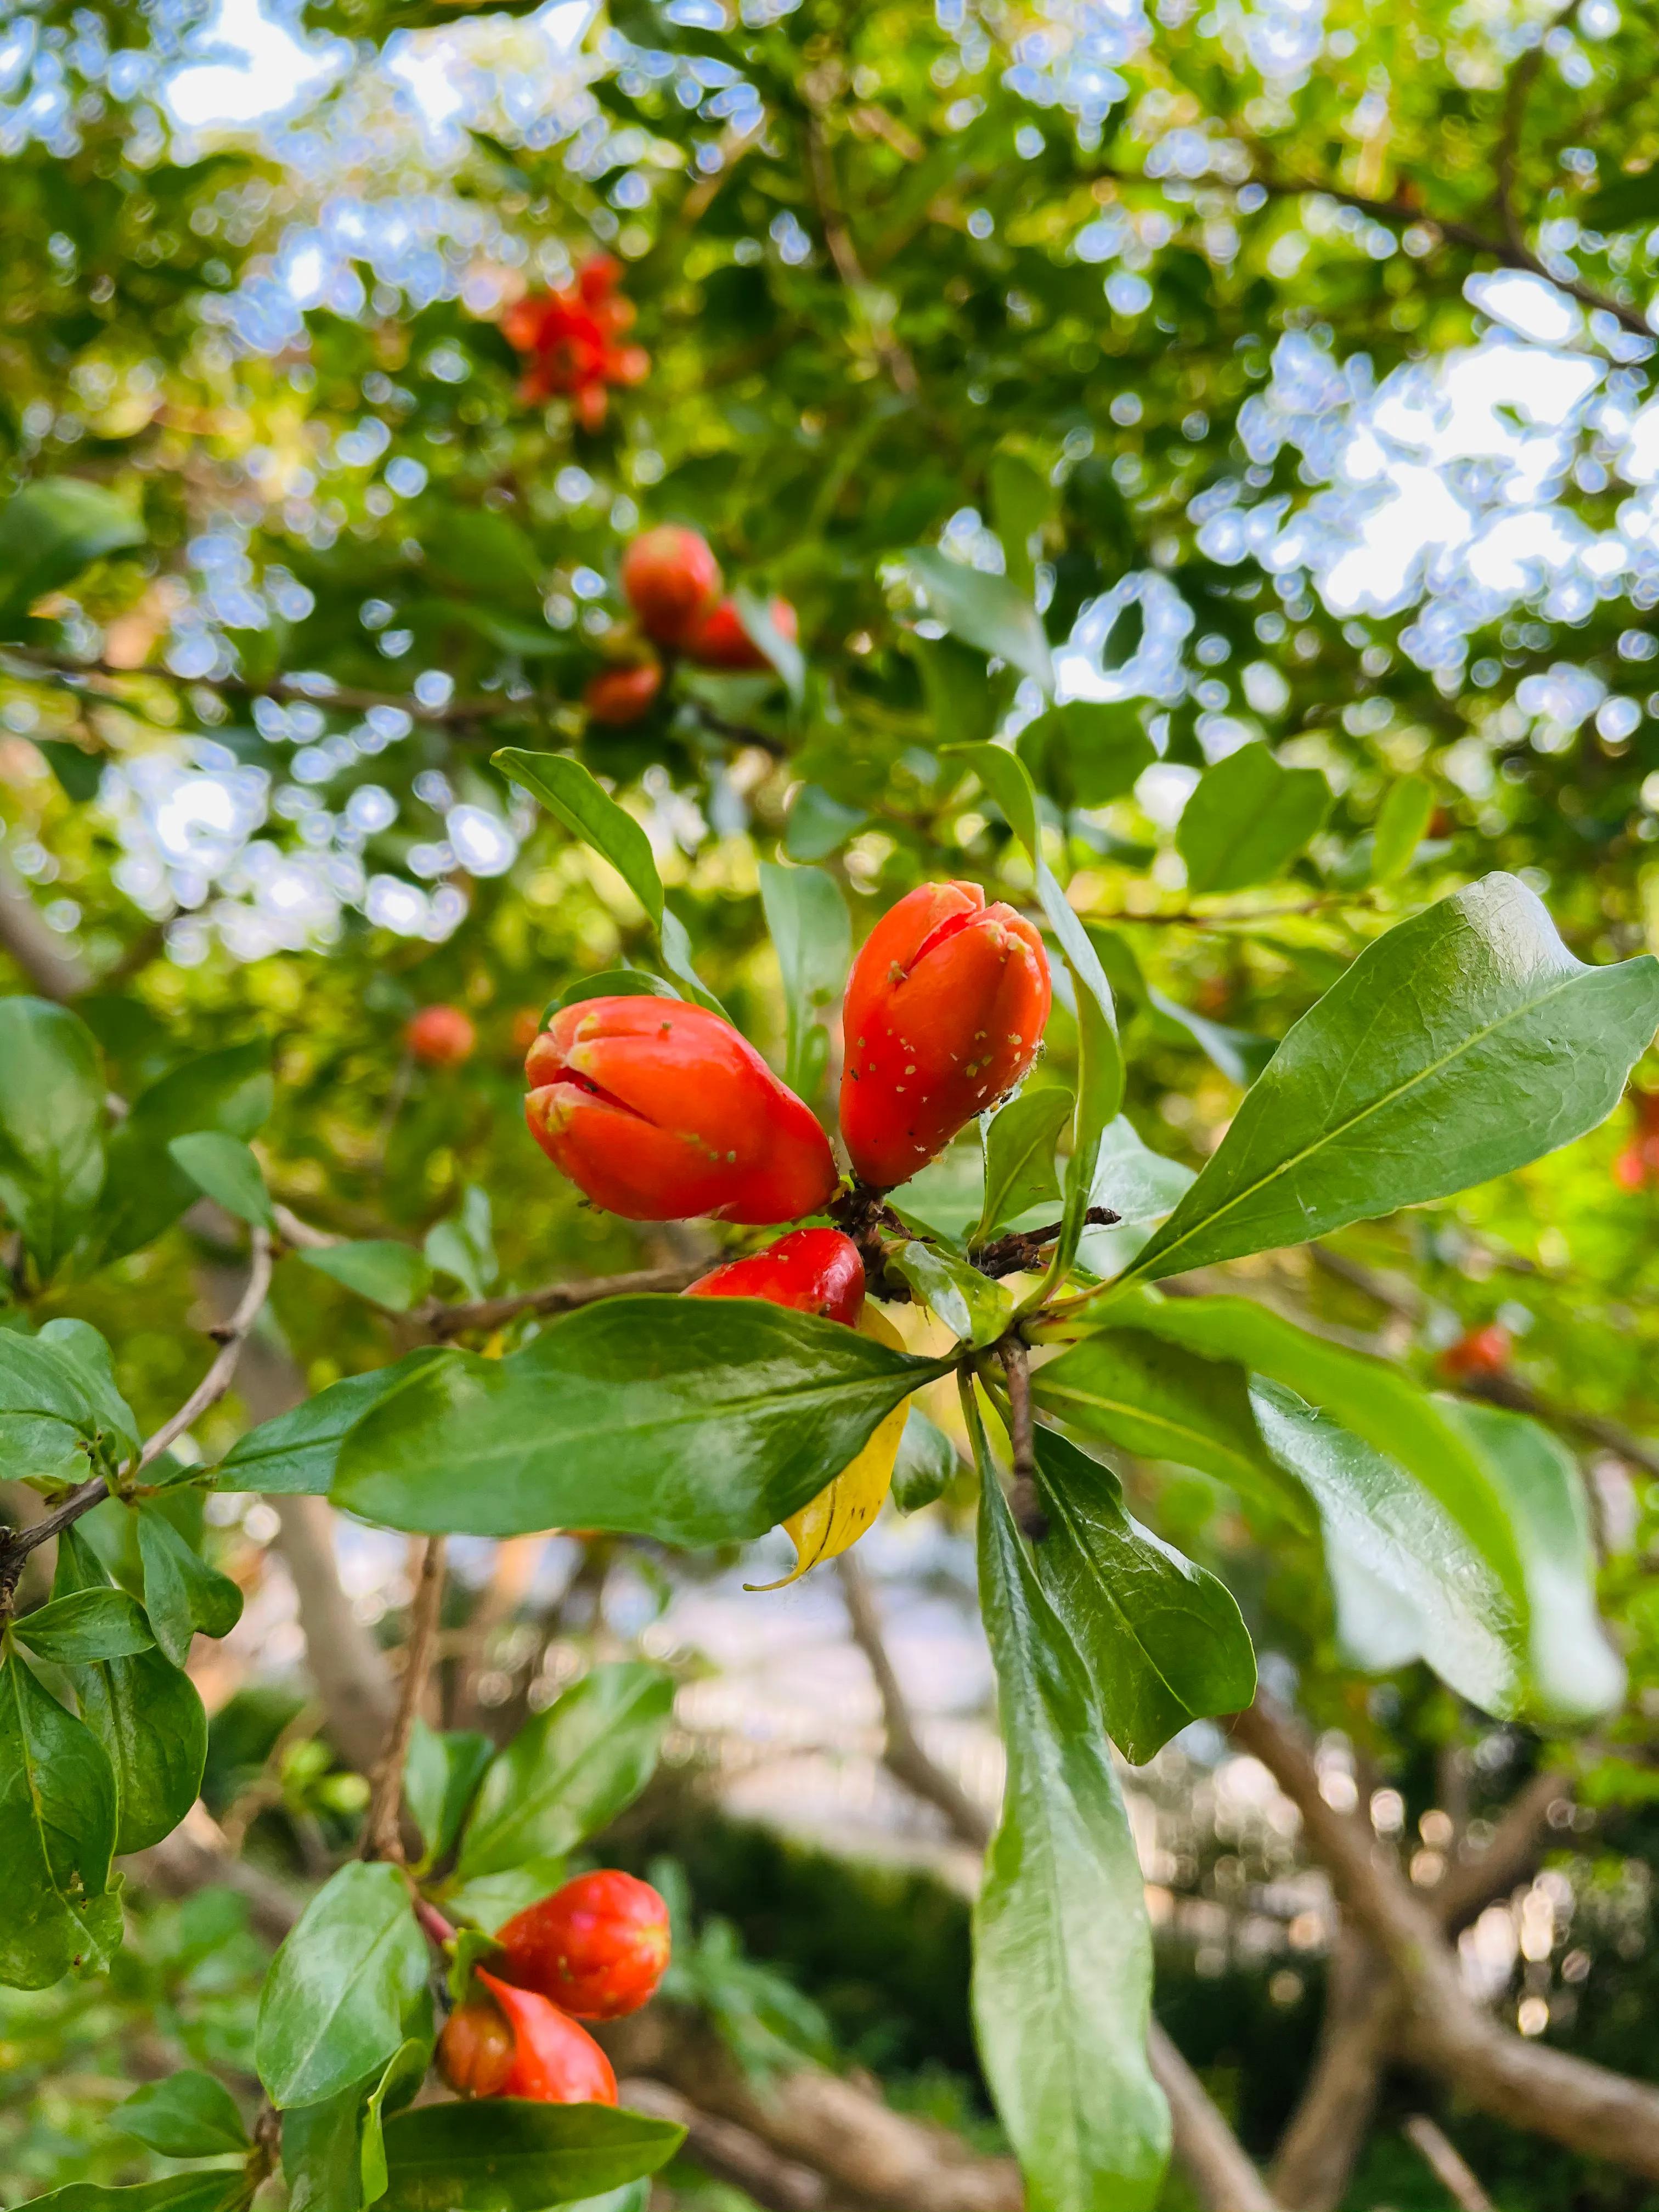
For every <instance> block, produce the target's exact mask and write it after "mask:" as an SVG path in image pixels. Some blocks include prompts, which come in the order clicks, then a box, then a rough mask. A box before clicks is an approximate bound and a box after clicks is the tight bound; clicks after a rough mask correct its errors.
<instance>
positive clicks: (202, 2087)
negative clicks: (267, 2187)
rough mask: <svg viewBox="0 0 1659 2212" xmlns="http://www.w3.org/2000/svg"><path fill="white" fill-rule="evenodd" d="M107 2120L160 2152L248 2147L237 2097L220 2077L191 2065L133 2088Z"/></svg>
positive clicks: (209, 2153)
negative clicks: (200, 2071) (195, 2068)
mask: <svg viewBox="0 0 1659 2212" xmlns="http://www.w3.org/2000/svg"><path fill="white" fill-rule="evenodd" d="M109 2124H110V2125H111V2126H112V2128H114V2129H115V2130H117V2131H118V2133H119V2134H121V2135H124V2136H136V2137H137V2140H138V2141H139V2142H141V2143H147V2144H148V2145H149V2148H150V2149H151V2150H154V2151H159V2152H160V2153H161V2155H162V2157H163V2158H218V2157H220V2156H221V2155H222V2154H224V2153H225V2152H228V2151H245V2150H246V2149H247V2148H248V2137H247V2130H246V2128H245V2127H244V2126H243V2124H242V2116H241V2114H240V2112H238V2110H237V2109H236V2100H235V2099H234V2097H233V2096H232V2095H231V2093H230V2092H229V2090H228V2089H227V2088H226V2087H225V2085H224V2083H223V2082H222V2081H217V2080H216V2079H215V2077H214V2076H213V2075H211V2074H200V2073H197V2072H196V2071H195V2070H194V2069H191V2068H185V2070H184V2071H183V2072H181V2073H178V2074H169V2075H167V2077H166V2079H165V2080H163V2081H147V2082H146V2083H145V2084H144V2086H143V2088H142V2089H135V2090H134V2091H133V2093H132V2094H131V2096H130V2097H129V2098H128V2099H127V2100H126V2101H125V2103H124V2104H120V2105H118V2106H116V2107H115V2110H114V2111H113V2112H112V2113H111V2114H110V2116H109Z"/></svg>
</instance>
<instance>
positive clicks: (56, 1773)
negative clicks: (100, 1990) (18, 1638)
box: [0, 1650, 121, 1990]
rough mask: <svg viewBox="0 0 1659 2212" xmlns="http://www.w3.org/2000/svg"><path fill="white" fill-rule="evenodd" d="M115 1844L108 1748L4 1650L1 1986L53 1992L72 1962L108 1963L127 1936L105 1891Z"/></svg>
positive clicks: (0, 1668) (0, 1663)
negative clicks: (3, 1880) (3, 1898)
mask: <svg viewBox="0 0 1659 2212" xmlns="http://www.w3.org/2000/svg"><path fill="white" fill-rule="evenodd" d="M114 1844H115V1778H114V1776H113V1775H112V1773H111V1771H110V1764H109V1760H108V1759H106V1757H105V1755H104V1749H103V1747H102V1745H101V1744H100V1742H99V1741H98V1739H97V1737H96V1736H95V1735H93V1733H92V1731H91V1729H88V1728H87V1727H86V1726H85V1725H84V1724H83V1723H82V1722H80V1721H78V1720H76V1717H75V1716H74V1714H73V1713H69V1712H65V1711H64V1708H63V1706H62V1705H59V1704H58V1700H57V1699H56V1698H53V1697H51V1696H49V1695H48V1694H47V1692H46V1690H45V1689H44V1688H43V1687H42V1686H41V1685H40V1682H38V1681H37V1680H35V1677H34V1675H33V1673H32V1672H31V1670H30V1669H29V1668H27V1666H25V1664H24V1663H23V1662H22V1660H21V1659H20V1658H19V1657H18V1656H17V1654H16V1652H15V1650H0V1867H3V1868H4V1869H5V1879H6V1909H5V1911H3V1912H0V1983H5V1984H9V1986H10V1987H11V1988H13V1989H20V1990H40V1989H46V1988H47V1987H48V1986H49V1985H50V1984H52V1983H53V1982H55V1981H58V1979H59V1978H61V1977H62V1976H63V1975H64V1974H66V1973H68V1972H69V1971H70V1968H71V1967H75V1966H78V1967H81V1968H82V1969H86V1968H91V1967H103V1966H107V1965H108V1964H109V1960H110V1955H111V1954H112V1952H113V1951H114V1949H115V1948H116V1946H117V1945H118V1943H119V1942H120V1940H121V1914H120V1905H119V1903H118V1900H117V1899H114V1898H113V1896H110V1897H108V1898H106V1887H107V1884H108V1881H109V1873H110V1857H111V1854H112V1851H113V1849H114Z"/></svg>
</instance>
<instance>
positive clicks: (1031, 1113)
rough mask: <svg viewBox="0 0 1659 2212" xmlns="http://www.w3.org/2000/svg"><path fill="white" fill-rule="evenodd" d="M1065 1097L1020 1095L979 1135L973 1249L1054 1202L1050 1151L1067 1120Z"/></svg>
mask: <svg viewBox="0 0 1659 2212" xmlns="http://www.w3.org/2000/svg"><path fill="white" fill-rule="evenodd" d="M1072 1104H1073V1101H1072V1094H1071V1092H1070V1091H1058V1090H1048V1091H1034V1090H1030V1089H1029V1088H1028V1089H1026V1090H1024V1091H1021V1093H1020V1095H1019V1097H1018V1098H1014V1099H1011V1100H1010V1101H1009V1103H1008V1104H1007V1105H1006V1106H1005V1107H1004V1108H1003V1109H1002V1111H1001V1112H1000V1114H998V1115H996V1116H995V1117H994V1120H993V1121H992V1123H991V1126H990V1127H989V1128H988V1129H987V1132H986V1135H985V1204H984V1206H983V1207H982V1208H981V1212H980V1217H979V1226H978V1228H977V1229H975V1231H974V1237H973V1241H974V1243H975V1244H988V1243H990V1241H991V1239H992V1238H993V1237H995V1236H996V1235H997V1234H998V1233H999V1231H1001V1230H1003V1229H1006V1227H1007V1226H1008V1225H1009V1224H1010V1223H1011V1222H1014V1221H1017V1220H1018V1218H1019V1217H1020V1215H1021V1214H1022V1213H1024V1212H1029V1210H1030V1208H1031V1207H1032V1206H1043V1205H1047V1204H1048V1203H1049V1202H1050V1201H1051V1200H1052V1201H1053V1202H1054V1203H1055V1204H1058V1202H1059V1200H1060V1177H1059V1176H1058V1175H1057V1174H1056V1173H1055V1171H1054V1147H1055V1146H1056V1145H1057V1144H1058V1143H1059V1141H1060V1131H1061V1130H1062V1129H1063V1128H1064V1127H1065V1126H1066V1123H1067V1121H1070V1120H1071V1118H1072Z"/></svg>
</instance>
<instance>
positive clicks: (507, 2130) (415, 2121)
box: [382, 2097, 685, 2212]
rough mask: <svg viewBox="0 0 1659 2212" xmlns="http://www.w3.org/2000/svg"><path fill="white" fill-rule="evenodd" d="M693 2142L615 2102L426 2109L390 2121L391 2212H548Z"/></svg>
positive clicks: (494, 2101)
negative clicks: (459, 2209)
mask: <svg viewBox="0 0 1659 2212" xmlns="http://www.w3.org/2000/svg"><path fill="white" fill-rule="evenodd" d="M684 2137H685V2130H684V2128H679V2127H676V2126H674V2125H673V2124H672V2123H671V2121H668V2120H653V2119H647V2118H646V2117H645V2115H644V2114H643V2113H642V2112H623V2111H619V2110H617V2108H616V2107H615V2106H610V2105H532V2104H527V2103H525V2102H523V2101H522V2100H519V2099H517V2098H511V2097H495V2098H491V2099H490V2100H489V2101H488V2102H486V2103H481V2104H476V2105H467V2104H454V2105H419V2106H416V2108H415V2109H414V2111H413V2112H399V2113H398V2117H397V2118H396V2119H394V2120H391V2121H389V2122H388V2123H387V2124H386V2163H387V2166H388V2167H389V2168H390V2172H391V2187H390V2189H389V2191H388V2192H387V2194H386V2197H385V2198H384V2199H383V2200H382V2202H383V2204H384V2208H385V2212H453V2207H454V2206H456V2205H459V2204H465V2206H466V2207H467V2212H544V2208H545V2207H548V2206H550V2205H564V2206H569V2205H570V2203H572V2200H573V2199H580V2198H583V2197H593V2196H597V2195H598V2194H599V2192H600V2191H605V2190H610V2189H615V2188H619V2187H621V2186H622V2185H623V2184H625V2183H627V2182H630V2181H633V2180H635V2179H636V2178H637V2177H638V2176H640V2175H641V2174H647V2173H655V2172H658V2171H659V2169H660V2168H661V2167H663V2166H666V2165H667V2163H668V2161H669V2160H670V2159H671V2158H672V2157H673V2155H674V2153H675V2152H676V2151H677V2150H678V2148H679V2147H680V2144H681V2143H682V2142H684Z"/></svg>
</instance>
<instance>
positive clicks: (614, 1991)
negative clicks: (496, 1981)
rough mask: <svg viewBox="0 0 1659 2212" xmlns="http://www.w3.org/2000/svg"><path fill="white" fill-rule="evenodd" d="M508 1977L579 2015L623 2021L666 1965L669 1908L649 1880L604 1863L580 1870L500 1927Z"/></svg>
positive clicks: (653, 1987)
mask: <svg viewBox="0 0 1659 2212" xmlns="http://www.w3.org/2000/svg"><path fill="white" fill-rule="evenodd" d="M499 1936H500V1941H501V1946H502V1951H501V1960H500V1961H499V1965H500V1971H501V1977H502V1978H503V1979H504V1980H507V1981H509V1982H513V1983H516V1984H517V1985H518V1986H519V1988H520V1989H523V1990H537V1991H538V1993H539V1994H540V1995H541V1996H544V1997H550V1998H551V1999H552V2001H553V2002H554V2003H555V2004H556V2005H558V2006H560V2007H561V2008H562V2009H563V2010H564V2011H566V2012H568V2013H574V2014H575V2015H576V2016H577V2018H578V2019H580V2020H621V2019H622V2018H623V2015H624V2014H627V2013H630V2012H637V2011H638V2010H639V2008H640V2007H641V2005H642V2004H645V2003H647V2002H648V2001H649V1999H650V1998H651V1996H652V1995H653V1992H654V1991H655V1990H656V1986H657V1984H658V1983H659V1981H660V1980H661V1979H662V1978H663V1974H664V1972H665V1969H666V1967H667V1965H668V1947H669V1928H668V1907H667V1906H666V1905H665V1904H664V1903H663V1901H662V1899H661V1898H660V1897H659V1895H658V1894H657V1893H656V1891H655V1890H654V1889H653V1888H652V1887H651V1885H650V1883H649V1882H646V1881H635V1878H634V1876H633V1875H631V1874H622V1873H619V1872H617V1870H616V1869H614V1868H607V1869H605V1871H604V1872H602V1873H599V1874H583V1875H577V1877H576V1879H575V1880H574V1881H568V1882H566V1884H565V1885H564V1887H563V1888H562V1889H557V1890H555V1891H554V1893H553V1894H552V1896H551V1897H544V1898H543V1899H541V1901H540V1902H539V1904H536V1905H530V1906H528V1907H527V1908H526V1910H525V1911H523V1912H515V1913H514V1914H513V1917H512V1919H511V1920H509V1921H508V1922H507V1923H506V1925H505V1926H504V1927H502V1928H501V1929H500V1930H499Z"/></svg>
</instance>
